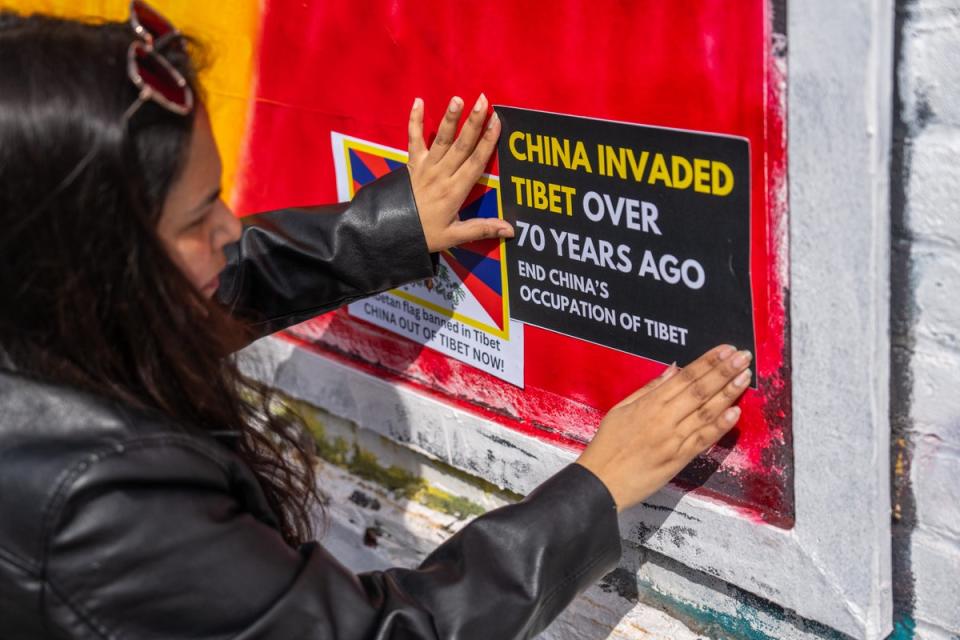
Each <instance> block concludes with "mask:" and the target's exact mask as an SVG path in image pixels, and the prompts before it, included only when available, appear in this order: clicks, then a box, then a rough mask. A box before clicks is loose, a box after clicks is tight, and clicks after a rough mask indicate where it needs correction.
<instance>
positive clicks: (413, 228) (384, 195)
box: [217, 167, 436, 339]
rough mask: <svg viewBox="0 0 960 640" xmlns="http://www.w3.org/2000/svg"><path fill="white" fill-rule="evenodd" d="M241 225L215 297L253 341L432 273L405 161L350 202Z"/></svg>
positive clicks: (258, 218) (266, 215)
mask: <svg viewBox="0 0 960 640" xmlns="http://www.w3.org/2000/svg"><path fill="white" fill-rule="evenodd" d="M243 225H244V228H243V233H242V236H241V238H240V240H239V241H238V242H236V243H234V244H231V245H228V246H227V247H226V253H227V260H228V263H227V267H226V268H225V269H224V271H223V272H222V273H221V275H220V288H219V289H218V291H217V298H218V299H219V300H220V302H221V303H223V304H225V305H226V306H227V307H228V308H229V309H231V310H232V312H233V314H234V315H235V316H237V317H239V318H240V319H242V320H245V321H246V322H247V323H248V325H249V326H250V328H251V330H252V332H253V335H252V338H254V339H255V338H258V337H262V336H264V335H267V334H269V333H273V332H275V331H279V330H280V329H283V328H285V327H288V326H291V325H294V324H296V323H298V322H302V321H304V320H308V319H309V318H312V317H313V316H316V315H319V314H321V313H324V312H326V311H330V310H332V309H335V308H337V307H339V306H341V305H344V304H346V303H348V302H350V301H352V300H355V299H357V298H362V297H366V296H369V295H372V294H374V293H378V292H380V291H385V290H387V289H392V288H394V287H397V286H400V285H402V284H405V283H407V282H411V281H413V280H418V279H422V278H428V277H430V276H432V275H434V269H435V266H436V257H435V256H431V254H430V253H429V251H428V250H427V243H426V240H425V239H424V236H423V228H422V226H421V224H420V217H419V215H418V213H417V206H416V203H415V201H414V198H413V191H412V188H411V186H410V175H409V173H408V172H407V169H406V167H400V168H398V169H396V170H395V171H393V172H391V173H388V174H387V175H385V176H383V177H381V178H380V179H378V180H377V181H375V182H373V183H370V184H369V185H367V186H365V187H364V188H362V189H360V191H358V192H357V194H356V196H355V197H354V198H353V200H351V201H350V202H345V203H340V204H335V205H326V206H319V207H305V208H291V209H281V210H279V211H272V212H269V213H261V214H257V215H253V216H249V217H247V218H244V219H243Z"/></svg>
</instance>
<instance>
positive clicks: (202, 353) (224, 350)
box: [0, 11, 317, 546]
mask: <svg viewBox="0 0 960 640" xmlns="http://www.w3.org/2000/svg"><path fill="white" fill-rule="evenodd" d="M133 38H134V35H133V31H132V29H131V28H130V26H129V25H128V24H126V23H113V22H103V23H92V22H79V21H73V20H62V19H57V18H53V17H49V16H41V15H33V16H20V15H17V14H15V13H13V12H9V11H6V12H3V11H0V261H2V262H0V264H2V266H0V348H2V349H3V350H4V351H5V352H6V353H7V355H8V356H9V357H10V358H11V359H12V360H13V362H14V363H15V365H16V366H17V368H18V369H19V370H22V371H24V372H26V373H27V374H29V375H32V376H35V377H37V378H41V379H43V380H48V381H51V382H54V383H57V384H64V385H69V386H72V387H76V388H79V389H83V390H85V391H88V392H92V393H94V394H98V395H100V396H105V397H107V398H110V399H112V400H115V401H119V402H121V403H123V404H124V405H127V406H131V407H133V408H135V409H139V410H145V411H148V412H159V413H161V414H163V415H165V416H166V417H168V418H169V419H170V420H171V421H172V422H173V423H175V424H178V425H181V426H182V427H183V428H186V429H189V430H206V431H208V432H211V433H212V434H214V435H215V436H216V437H220V438H221V439H222V440H221V441H222V442H223V443H224V444H225V446H228V447H230V448H232V449H234V450H235V451H236V453H237V454H238V455H239V456H240V457H241V458H242V459H243V460H244V461H245V462H246V463H247V464H248V465H249V466H250V467H251V468H252V469H253V471H254V473H255V474H256V476H257V478H258V480H259V481H260V484H261V486H262V487H263V490H264V493H265V495H266V497H267V500H268V502H269V503H270V505H271V507H272V508H273V511H274V513H275V514H276V516H277V519H278V527H279V529H280V532H281V534H282V535H283V537H284V539H285V540H286V541H287V543H288V544H290V545H291V546H296V545H297V544H299V543H301V542H304V541H305V540H306V539H308V538H309V537H310V536H311V535H312V527H311V510H312V507H313V506H314V504H315V502H317V500H316V499H317V488H316V483H315V477H314V471H313V461H314V458H313V455H314V454H313V450H312V448H311V447H310V446H309V445H308V444H307V443H308V442H310V440H309V439H308V438H305V437H304V430H303V426H302V423H301V422H299V421H298V420H297V419H296V418H295V417H292V416H291V414H290V413H288V412H284V411H277V410H276V406H277V405H276V404H275V398H274V394H273V393H272V392H271V390H270V389H269V388H266V387H265V386H264V385H262V384H259V383H258V382H256V381H254V380H252V379H249V378H247V377H244V376H243V375H242V374H241V373H240V372H239V370H238V367H237V362H236V360H235V358H234V357H233V356H229V355H228V354H230V353H232V352H233V351H234V350H235V349H236V347H237V346H239V345H243V344H246V343H247V342H248V341H249V340H248V338H249V336H248V335H247V332H246V328H245V326H244V325H243V324H241V323H240V322H239V321H238V320H235V319H233V318H231V317H230V315H229V314H228V313H227V312H226V310H225V309H223V308H221V307H220V306H219V305H217V304H216V303H215V302H212V301H209V300H207V299H205V298H204V297H203V295H202V294H201V293H200V292H198V291H197V290H196V289H195V288H194V287H193V286H192V285H191V284H190V282H189V281H188V280H187V278H186V276H184V275H183V274H182V273H181V271H180V270H179V268H178V267H177V266H176V264H175V263H174V262H173V260H172V259H171V258H170V257H169V256H168V255H167V252H166V250H165V249H164V246H163V244H162V242H161V240H160V238H159V237H158V235H157V232H156V228H157V222H158V219H159V216H160V211H161V209H162V206H163V202H164V199H165V197H166V194H167V193H168V192H169V190H170V187H171V185H172V184H173V183H174V182H175V181H176V180H177V178H178V176H179V175H180V173H181V172H182V170H183V168H184V164H185V162H186V157H187V149H188V147H189V144H190V138H191V135H192V131H193V124H194V120H195V117H196V110H194V113H193V114H190V115H188V116H180V115H177V114H174V113H171V112H169V111H167V110H165V109H164V108H162V107H160V106H158V105H156V104H154V103H152V102H148V103H147V104H145V105H143V106H142V107H141V108H140V109H139V110H138V111H137V112H136V114H135V115H134V116H133V118H131V120H130V121H129V123H128V124H127V123H124V121H123V114H124V112H125V111H126V110H127V109H128V107H130V105H131V104H132V103H133V102H134V101H135V100H136V99H137V95H138V91H137V89H136V88H135V87H134V85H133V83H132V82H131V81H130V79H129V77H128V76H127V71H126V54H127V49H128V47H129V45H130V43H131V42H132V40H133ZM183 42H184V43H185V45H184V46H173V47H168V50H167V51H165V52H164V53H165V55H166V56H167V57H168V58H169V59H170V61H171V62H172V63H173V64H174V66H176V67H177V68H178V69H179V70H180V71H181V72H182V73H183V75H184V76H185V77H186V78H188V80H189V82H190V84H191V86H192V87H193V88H194V93H195V94H196V95H198V96H199V91H198V90H199V85H198V82H197V65H196V64H195V62H194V60H195V59H197V58H198V56H197V53H198V51H199V48H198V47H197V45H196V43H194V42H192V41H186V40H184V41H183ZM225 433H226V434H228V435H229V434H233V437H226V438H224V436H223V434H225Z"/></svg>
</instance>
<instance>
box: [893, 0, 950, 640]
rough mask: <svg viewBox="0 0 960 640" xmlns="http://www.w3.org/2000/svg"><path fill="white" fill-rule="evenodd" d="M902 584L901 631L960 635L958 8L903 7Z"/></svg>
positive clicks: (899, 287)
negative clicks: (908, 629)
mask: <svg viewBox="0 0 960 640" xmlns="http://www.w3.org/2000/svg"><path fill="white" fill-rule="evenodd" d="M897 29H898V38H899V42H898V54H899V60H898V65H897V78H896V82H897V99H896V102H895V105H894V108H895V110H896V112H895V114H894V116H895V117H897V118H898V119H899V122H898V123H897V125H896V126H895V133H894V135H895V139H894V158H893V160H894V162H893V171H894V175H893V181H892V183H893V193H892V194H891V195H892V198H891V201H892V204H893V211H892V216H893V233H894V238H893V241H894V242H893V247H894V255H893V265H892V269H893V273H894V290H893V301H892V302H893V309H892V321H893V322H892V326H893V332H894V335H893V345H894V354H893V358H894V372H895V373H894V380H893V389H892V390H891V391H892V401H893V407H892V409H893V411H892V413H893V416H894V425H893V429H894V434H893V436H894V437H893V439H892V442H893V446H894V451H893V454H894V455H893V459H894V460H895V461H899V463H898V464H896V465H895V469H894V518H895V520H894V522H895V525H894V531H895V533H894V538H895V544H894V566H895V575H894V581H895V586H896V588H897V592H896V596H895V597H896V607H897V610H898V613H899V615H900V617H901V624H902V625H905V626H913V625H915V626H916V634H917V637H922V638H956V637H958V636H960V586H958V585H960V389H958V384H960V163H958V158H960V65H958V64H957V61H958V59H960V3H958V2H956V1H955V0H911V1H901V2H899V3H898V12H897Z"/></svg>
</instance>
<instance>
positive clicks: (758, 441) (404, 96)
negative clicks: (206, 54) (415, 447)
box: [237, 0, 793, 526]
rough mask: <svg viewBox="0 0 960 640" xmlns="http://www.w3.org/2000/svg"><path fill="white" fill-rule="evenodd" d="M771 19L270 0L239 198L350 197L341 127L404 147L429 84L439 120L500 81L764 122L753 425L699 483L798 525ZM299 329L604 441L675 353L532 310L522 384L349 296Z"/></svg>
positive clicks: (750, 398)
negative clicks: (600, 336)
mask: <svg viewBox="0 0 960 640" xmlns="http://www.w3.org/2000/svg"><path fill="white" fill-rule="evenodd" d="M773 24H774V18H773V15H772V9H771V8H770V7H769V5H768V3H767V2H765V1H764V0H744V1H743V2H740V3H736V10H732V5H731V4H730V3H729V2H725V1H724V0H699V1H697V2H692V1H681V2H660V1H659V0H636V1H634V2H619V1H615V0H593V1H591V2H583V1H582V0H553V1H552V2H549V3H542V2H506V1H504V2H493V3H459V2H456V3H455V2H448V1H446V0H424V1H420V2H406V3H401V2H387V1H377V0H365V1H353V2H349V3H337V2H334V3H304V2H296V1H294V0H268V1H267V2H266V6H265V9H264V15H263V23H262V25H261V29H262V32H261V38H260V52H259V62H258V67H259V68H258V71H257V74H258V75H257V85H256V88H255V98H256V99H255V102H254V107H253V110H252V112H251V114H250V127H249V135H248V139H247V142H246V153H245V160H244V161H243V162H242V164H241V167H240V172H239V176H238V184H239V191H238V199H237V201H238V208H239V210H240V212H241V213H245V212H246V213H249V212H253V211H260V210H265V209H270V208H277V207H282V206H289V205H299V204H311V203H317V202H327V201H332V200H335V199H336V183H335V178H334V170H333V156H332V153H331V145H330V132H331V130H334V131H338V132H341V133H345V134H348V135H351V136H356V137H359V138H363V139H366V140H370V141H373V142H377V143H379V144H383V145H388V146H391V147H398V148H406V119H407V114H408V110H409V108H410V104H411V103H412V101H413V98H414V97H416V96H421V97H423V98H424V100H425V101H426V105H427V112H428V123H427V124H428V126H435V125H436V124H437V119H438V117H439V116H440V115H441V114H442V113H443V109H444V107H445V105H446V103H447V101H448V100H449V98H450V96H451V95H454V94H457V95H460V96H462V97H463V98H464V100H465V101H466V102H467V104H468V105H469V104H472V101H473V99H474V98H475V97H476V95H477V94H479V93H480V92H481V91H483V92H485V93H486V94H487V96H488V97H489V99H490V101H491V102H492V103H494V104H508V105H512V106H518V107H524V108H529V109H539V110H544V111H554V112H559V113H568V114H572V115H580V116H588V117H595V118H606V119H611V120H621V121H627V122H636V123H640V124H648V125H659V126H666V127H675V128H684V129H692V130H697V131H706V132H717V133H725V134H733V135H738V136H743V137H746V138H747V139H749V141H750V152H751V184H752V185H753V186H752V200H751V216H752V223H751V225H752V226H751V234H752V237H751V243H752V244H751V253H752V255H751V280H752V289H753V300H754V322H755V331H756V339H757V353H756V368H757V373H758V378H759V389H758V390H756V391H754V390H750V391H748V393H747V395H746V397H745V399H744V400H743V404H742V406H743V409H744V414H743V418H742V420H741V425H740V428H739V434H738V438H737V439H736V442H735V443H734V442H733V441H732V440H731V441H730V442H725V443H723V444H724V445H725V446H719V447H717V448H715V450H714V451H713V452H712V453H711V454H709V455H708V456H707V457H704V458H703V459H701V460H699V461H697V462H695V463H694V464H693V465H691V468H689V469H688V470H687V471H686V472H685V473H684V474H683V476H682V478H681V481H682V482H683V483H686V484H696V485H700V484H702V483H703V482H704V479H705V478H707V477H708V476H709V479H708V480H706V483H705V484H704V485H703V488H701V489H700V490H701V491H707V492H710V493H712V494H715V495H718V496H721V497H722V498H724V499H725V500H727V501H729V502H731V503H733V504H736V505H739V506H742V507H744V508H745V509H748V510H750V511H751V512H752V513H754V514H756V515H757V516H759V517H761V518H763V519H765V520H767V521H771V522H774V523H776V524H779V525H782V526H789V525H790V523H791V522H792V517H793V505H792V490H791V465H792V455H791V450H790V415H789V397H790V386H789V362H788V361H787V355H786V354H787V346H788V342H787V337H786V336H787V333H788V332H787V329H788V322H787V318H786V314H785V311H784V309H785V295H786V285H787V283H786V282H785V276H784V275H783V274H785V273H786V264H785V261H786V248H785V245H784V244H783V241H782V240H781V238H782V237H783V234H785V231H786V195H785V194H786V185H785V180H786V177H785V175H786V169H785V133H784V120H785V114H784V100H783V96H782V90H783V89H782V85H783V73H784V70H783V65H784V60H783V58H782V57H779V56H778V55H777V54H776V52H775V51H774V47H773V40H774V34H773ZM431 114H432V116H433V117H432V121H431V119H430V117H429V116H430V115H431ZM491 171H492V173H494V174H496V173H497V170H496V165H495V163H494V165H493V166H492V167H491ZM292 335H293V336H294V339H296V340H298V341H299V342H300V343H301V344H302V345H304V348H313V349H319V350H322V351H324V352H325V353H327V354H328V355H330V356H331V357H335V358H341V359H343V360H345V361H348V362H350V363H351V364H352V365H353V366H357V367H360V368H362V369H366V370H370V371H374V372H376V373H377V374H378V375H382V376H387V377H389V378H392V379H395V380H397V381H398V383H399V384H412V385H415V386H417V387H419V388H421V389H422V390H424V391H426V392H428V393H433V394H437V395H439V396H441V397H443V398H446V399H448V400H450V401H452V402H455V403H457V404H460V405H462V406H464V407H466V408H468V409H470V410H472V411H478V412H480V413H482V414H484V415H486V416H488V417H490V418H491V419H494V420H497V421H499V422H502V423H504V424H507V425H509V426H511V427H513V428H516V429H519V430H522V431H525V432H529V433H533V434H535V435H537V436H538V437H542V438H547V439H551V440H554V441H557V442H560V443H563V444H566V445H569V446H573V447H579V446H582V443H584V442H585V441H587V440H589V438H590V436H591V435H592V433H593V432H594V430H595V429H596V426H597V424H598V423H599V420H600V418H601V417H602V415H603V412H604V410H605V409H606V408H608V407H609V406H611V405H612V404H613V403H614V402H616V401H617V400H619V399H620V398H621V397H623V396H624V395H626V394H627V393H629V392H630V391H632V390H633V389H635V388H636V387H638V386H640V385H641V384H643V383H644V382H646V381H647V380H648V379H650V378H651V377H653V376H654V375H655V374H657V373H658V372H659V370H660V369H662V365H660V364H657V363H654V362H650V361H647V360H644V359H642V358H639V357H636V356H631V355H628V354H624V353H620V352H617V351H613V350H610V349H606V348H604V347H600V346H597V345H594V344H589V343H585V342H581V341H578V340H575V339H572V338H569V337H565V336H561V335H558V334H555V333H552V332H549V331H545V330H542V329H538V328H535V327H529V326H528V327H526V329H525V338H524V339H525V363H526V364H525V368H526V370H525V388H524V389H519V388H517V387H514V386H512V385H510V384H508V383H505V382H503V381H501V380H499V379H497V378H494V377H492V376H490V375H487V374H485V373H483V372H480V371H478V370H476V369H474V368H472V367H470V366H469V365H466V364H463V363H460V362H458V361H456V360H453V359H451V358H448V357H446V356H444V355H441V354H439V353H436V352H434V351H431V350H429V349H425V348H423V347H422V346H421V345H418V344H414V343H412V342H409V341H407V340H405V339H403V338H400V337H397V336H394V335H393V334H390V333H388V332H386V331H383V330H381V329H378V328H376V327H373V326H372V325H369V324H367V323H365V322H363V321H361V320H358V319H356V318H353V317H351V316H349V315H347V314H346V313H345V312H344V311H338V312H335V313H332V314H328V315H326V316H323V317H321V318H318V319H316V320H314V321H311V322H309V323H306V324H305V325H303V326H301V327H299V328H298V329H296V330H295V331H293V332H292ZM718 465H719V469H717V466H718Z"/></svg>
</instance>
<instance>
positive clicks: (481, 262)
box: [331, 132, 523, 387]
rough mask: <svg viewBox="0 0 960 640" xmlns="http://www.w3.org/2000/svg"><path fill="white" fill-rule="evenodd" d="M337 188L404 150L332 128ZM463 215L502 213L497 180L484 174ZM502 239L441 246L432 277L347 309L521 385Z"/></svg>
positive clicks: (346, 187)
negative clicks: (441, 250)
mask: <svg viewBox="0 0 960 640" xmlns="http://www.w3.org/2000/svg"><path fill="white" fill-rule="evenodd" d="M331 140H332V143H333V157H334V165H335V167H336V174H337V195H338V197H339V198H340V200H341V201H346V200H349V199H351V198H353V195H354V194H355V193H356V192H357V190H358V189H360V187H362V186H363V185H365V184H367V183H369V182H373V181H374V180H376V179H377V178H379V177H380V176H382V175H384V174H386V173H388V172H390V171H392V170H394V169H396V168H397V167H399V166H401V165H403V164H404V163H405V162H406V160H407V154H406V153H405V152H403V151H401V150H399V149H393V148H390V147H385V146H383V145H379V144H376V143H373V142H369V141H366V140H361V139H359V138H354V137H351V136H347V135H344V134H341V133H336V132H333V133H332V134H331ZM460 217H461V218H463V219H469V218H474V217H481V218H495V217H502V214H501V208H500V194H499V181H498V179H497V178H496V177H495V176H490V175H484V176H483V177H482V178H481V179H480V181H479V182H478V183H477V185H476V186H475V187H474V188H473V190H472V191H471V192H470V195H469V196H467V199H466V201H465V202H464V205H463V208H462V209H461V211H460ZM506 269H507V267H506V261H505V260H504V252H503V241H502V240H499V239H492V240H479V241H476V242H471V243H468V244H464V245H461V246H459V247H454V248H452V249H449V250H447V251H443V252H441V253H440V259H439V264H438V269H437V275H436V276H434V277H433V278H429V279H427V280H423V281H421V282H414V283H412V284H409V285H405V286H403V287H400V288H399V289H393V290H391V291H388V292H385V293H381V294H378V295H375V296H372V297H370V298H366V299H364V300H359V301H357V302H354V303H351V304H350V305H348V306H347V311H348V313H350V315H352V316H355V317H357V318H361V319H363V320H365V321H367V322H370V323H371V324H374V325H377V326H378V327H381V328H383V329H386V330H388V331H392V332H393V333H396V334H398V335H401V336H403V337H405V338H408V339H410V340H413V341H415V342H418V343H420V344H423V345H425V346H427V347H429V348H431V349H434V350H435V351H439V352H440V353H443V354H446V355H448V356H450V357H452V358H455V359H457V360H460V361H461V362H465V363H467V364H470V365H472V366H474V367H476V368H478V369H480V370H482V371H485V372H487V373H489V374H491V375H494V376H496V377H498V378H500V379H502V380H506V381H507V382H510V383H511V384H515V385H517V386H519V387H522V386H523V325H522V324H521V323H519V322H513V321H511V320H510V312H509V302H508V301H509V295H508V291H507V271H506Z"/></svg>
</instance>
